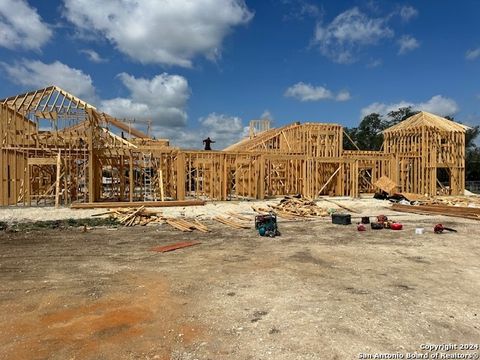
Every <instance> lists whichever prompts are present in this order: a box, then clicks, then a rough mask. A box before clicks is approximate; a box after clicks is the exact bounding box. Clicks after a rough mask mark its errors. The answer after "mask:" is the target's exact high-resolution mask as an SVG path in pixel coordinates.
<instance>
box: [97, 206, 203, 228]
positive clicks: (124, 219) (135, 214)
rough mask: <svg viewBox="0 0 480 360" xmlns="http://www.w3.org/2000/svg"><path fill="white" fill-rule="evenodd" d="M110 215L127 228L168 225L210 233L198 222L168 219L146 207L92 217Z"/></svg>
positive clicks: (120, 209)
mask: <svg viewBox="0 0 480 360" xmlns="http://www.w3.org/2000/svg"><path fill="white" fill-rule="evenodd" d="M103 215H109V216H110V217H112V218H114V219H116V220H117V221H118V222H119V223H120V224H122V225H125V226H135V225H141V226H145V225H147V224H149V223H163V222H165V223H167V224H168V225H170V226H172V227H174V228H176V229H178V230H181V231H185V232H191V231H193V230H198V231H201V232H204V233H206V232H209V231H210V230H209V229H208V227H206V226H205V225H203V224H202V223H200V222H199V221H198V220H195V221H194V222H189V221H187V220H185V219H176V218H167V217H165V216H163V215H162V213H161V212H158V211H151V210H147V209H145V207H144V206H141V207H139V208H137V209H131V208H126V209H124V208H119V209H111V210H109V211H106V212H103V213H100V214H94V215H92V216H103Z"/></svg>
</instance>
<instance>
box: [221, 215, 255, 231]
mask: <svg viewBox="0 0 480 360" xmlns="http://www.w3.org/2000/svg"><path fill="white" fill-rule="evenodd" d="M213 219H214V220H216V221H218V222H220V223H222V224H224V225H227V226H230V227H233V228H235V229H250V227H251V224H253V222H251V223H247V222H246V221H245V220H243V219H242V218H241V217H238V216H232V215H230V218H228V217H224V216H214V217H213ZM248 221H250V219H248Z"/></svg>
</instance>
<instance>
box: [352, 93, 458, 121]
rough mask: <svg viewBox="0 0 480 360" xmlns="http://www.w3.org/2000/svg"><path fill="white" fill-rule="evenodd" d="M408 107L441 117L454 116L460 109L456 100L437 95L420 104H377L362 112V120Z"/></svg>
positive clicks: (405, 102) (407, 102)
mask: <svg viewBox="0 0 480 360" xmlns="http://www.w3.org/2000/svg"><path fill="white" fill-rule="evenodd" d="M408 106H411V107H412V109H413V110H418V111H422V110H423V111H428V112H431V113H433V114H437V115H440V116H447V115H454V114H456V113H457V112H458V111H459V107H458V105H457V103H456V102H455V100H453V99H451V98H447V97H444V96H442V95H435V96H433V97H432V98H431V99H429V100H427V101H424V102H420V103H414V102H409V101H400V102H398V103H390V104H385V103H379V102H375V103H373V104H370V105H368V106H366V107H364V108H363V109H362V110H361V118H363V117H364V116H366V115H369V114H371V113H377V114H380V115H386V114H387V113H389V112H390V111H394V110H398V109H399V108H402V107H408Z"/></svg>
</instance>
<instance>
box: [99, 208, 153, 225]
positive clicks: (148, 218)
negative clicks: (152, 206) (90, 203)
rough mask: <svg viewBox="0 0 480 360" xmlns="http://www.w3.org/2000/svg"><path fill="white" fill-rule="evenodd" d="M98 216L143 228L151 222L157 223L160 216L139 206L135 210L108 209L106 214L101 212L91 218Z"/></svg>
mask: <svg viewBox="0 0 480 360" xmlns="http://www.w3.org/2000/svg"><path fill="white" fill-rule="evenodd" d="M100 215H109V216H110V217H113V218H114V219H117V221H118V222H119V223H120V224H122V225H125V226H134V225H141V226H145V225H147V224H148V223H151V222H158V221H159V219H160V216H159V215H158V213H157V212H156V211H150V210H147V209H145V206H141V207H139V208H137V209H132V208H118V209H110V210H108V211H107V212H103V213H100V214H95V215H93V216H100Z"/></svg>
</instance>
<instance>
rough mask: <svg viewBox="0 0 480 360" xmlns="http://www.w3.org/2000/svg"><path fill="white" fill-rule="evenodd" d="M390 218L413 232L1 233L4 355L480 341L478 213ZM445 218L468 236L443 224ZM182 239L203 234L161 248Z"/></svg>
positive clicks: (316, 352) (298, 352)
mask: <svg viewBox="0 0 480 360" xmlns="http://www.w3.org/2000/svg"><path fill="white" fill-rule="evenodd" d="M388 214H390V213H388ZM392 214H393V213H392ZM390 217H394V218H396V219H398V220H400V221H401V222H402V223H403V224H404V230H402V231H392V230H377V231H373V230H370V229H369V230H368V231H366V232H358V231H357V230H356V226H355V225H350V226H342V225H333V224H331V223H330V222H331V221H330V220H329V219H319V220H314V221H305V222H298V221H296V222H286V221H280V223H279V226H280V231H281V232H282V236H280V237H277V238H274V239H271V238H262V237H259V236H258V235H257V234H256V232H255V230H254V229H253V227H252V229H245V230H235V229H232V228H228V227H226V226H224V225H222V224H219V223H215V222H213V221H211V220H206V221H204V222H205V224H207V225H208V226H209V227H210V228H211V230H212V232H211V233H209V234H203V233H198V232H194V233H182V232H179V231H176V230H173V229H171V228H170V227H168V225H158V226H151V227H150V226H147V227H134V228H122V227H119V228H113V229H112V228H94V229H90V230H88V231H87V232H83V231H82V230H83V229H82V228H70V229H52V230H41V231H30V232H18V233H11V232H1V231H0V359H62V360H63V359H161V360H163V359H174V360H175V359H182V360H193V359H276V360H287V359H288V360H290V359H358V358H360V357H361V355H359V354H361V353H365V354H373V353H393V354H397V353H400V354H406V353H407V352H409V353H413V352H422V353H425V351H422V350H421V347H420V346H421V344H425V343H428V344H443V343H447V344H448V343H454V344H460V343H462V344H463V343H479V342H480V291H479V289H480V262H479V258H480V242H479V241H478V239H479V237H478V230H479V224H480V223H479V222H475V221H472V220H463V219H456V218H446V217H433V216H419V215H407V214H401V213H396V214H395V215H390ZM438 222H442V223H443V224H444V225H445V226H451V227H454V228H456V229H457V230H458V233H445V234H441V235H436V234H433V231H432V229H433V225H434V224H435V223H438ZM418 226H424V227H425V230H426V232H425V234H424V235H415V233H414V228H415V227H418ZM184 240H198V241H200V242H201V244H200V245H197V246H194V247H190V248H184V249H181V250H177V251H173V252H169V253H157V252H154V251H151V249H152V248H153V247H155V246H158V245H165V244H171V243H175V242H179V241H184Z"/></svg>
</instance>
